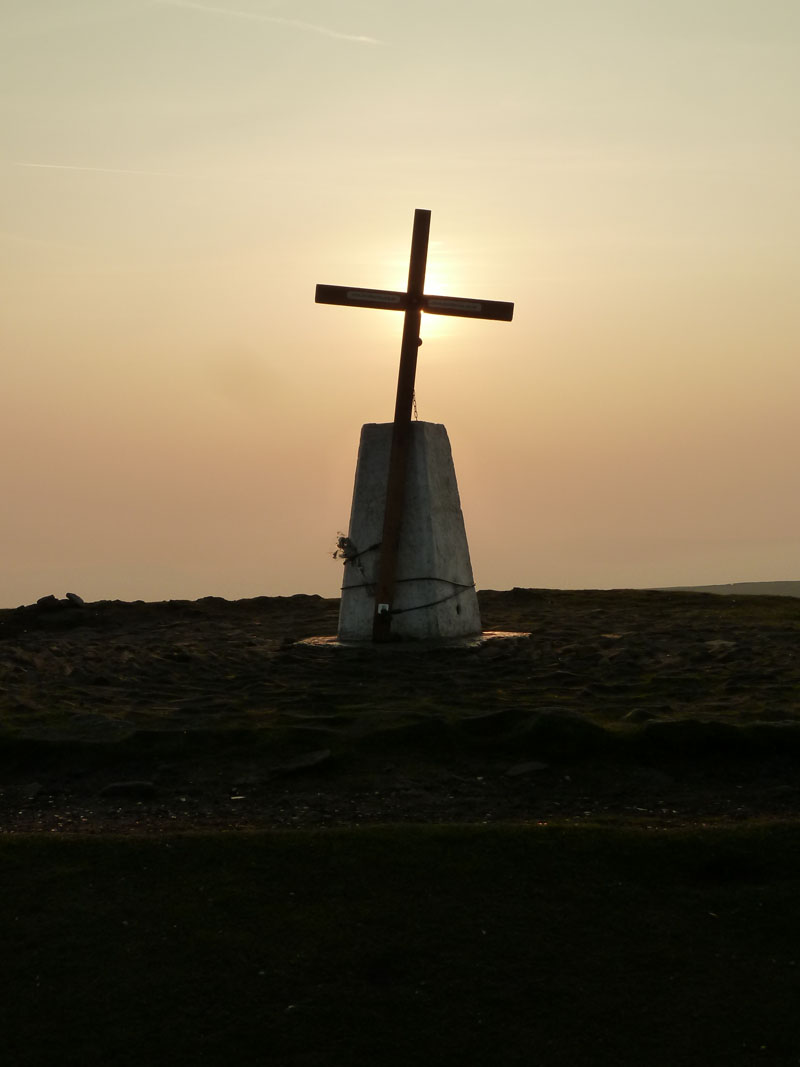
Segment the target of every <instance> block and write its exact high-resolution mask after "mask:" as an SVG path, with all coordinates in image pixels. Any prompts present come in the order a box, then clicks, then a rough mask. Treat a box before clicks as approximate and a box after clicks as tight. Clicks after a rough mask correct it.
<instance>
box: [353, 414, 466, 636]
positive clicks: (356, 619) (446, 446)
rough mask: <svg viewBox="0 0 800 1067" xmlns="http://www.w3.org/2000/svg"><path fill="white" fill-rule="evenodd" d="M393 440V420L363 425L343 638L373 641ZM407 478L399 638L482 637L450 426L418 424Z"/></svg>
mask: <svg viewBox="0 0 800 1067" xmlns="http://www.w3.org/2000/svg"><path fill="white" fill-rule="evenodd" d="M391 440H392V424H391V423H368V424H367V425H366V426H364V427H362V430H361V444H360V446H359V450H358V464H357V467H356V479H355V488H354V490H353V506H352V510H351V513H350V529H349V533H348V543H347V546H346V548H345V553H344V554H345V565H344V581H343V583H342V603H341V609H340V612H339V640H341V641H371V640H372V622H373V615H374V610H375V581H376V578H377V570H378V559H379V548H380V541H381V536H382V533H383V515H384V510H385V506H386V482H387V477H388V471H389V451H390V448H391ZM407 478H408V480H407V482H406V497H405V504H404V509H403V524H402V528H401V531H400V544H399V550H398V561H397V581H396V586H395V596H394V600H393V603H392V605H391V609H392V627H391V632H392V637H393V638H395V639H396V640H398V641H427V640H442V639H445V640H449V639H452V638H458V637H465V636H468V635H479V634H480V632H481V620H480V612H479V610H478V598H477V596H476V594H475V585H474V581H473V578H472V565H471V564H470V559H469V548H468V546H467V535H466V531H465V529H464V518H463V516H462V514H461V501H460V499H459V495H458V486H457V484H456V474H455V469H454V467H453V457H452V454H451V452H450V441H449V440H448V437H447V431H446V430H445V428H444V426H441V425H439V424H437V423H432V422H414V423H412V424H411V437H410V442H409V454H408V475H407Z"/></svg>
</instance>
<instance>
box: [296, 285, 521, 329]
mask: <svg viewBox="0 0 800 1067" xmlns="http://www.w3.org/2000/svg"><path fill="white" fill-rule="evenodd" d="M314 299H315V301H316V303H318V304H342V305H345V306H346V307H359V308H379V309H381V310H382V311H407V310H408V309H409V308H410V307H411V306H412V303H411V301H410V299H409V296H408V293H401V292H395V291H394V290H391V289H353V288H349V287H348V286H346V285H318V286H317V289H316V295H315V298H314ZM418 306H419V309H420V311H425V312H427V314H429V315H458V316H459V317H460V318H467V319H494V320H496V321H499V322H511V319H512V318H513V316H514V305H513V304H511V303H508V302H507V301H505V300H468V299H464V298H462V297H456V296H422V297H421V298H420V300H419V304H418Z"/></svg>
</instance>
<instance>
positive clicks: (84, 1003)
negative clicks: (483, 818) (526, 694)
mask: <svg viewBox="0 0 800 1067" xmlns="http://www.w3.org/2000/svg"><path fill="white" fill-rule="evenodd" d="M0 871H2V878H0V940H1V941H2V944H3V945H4V950H3V964H2V974H3V983H4V992H3V998H2V1005H3V1007H2V1009H0V1014H2V1015H4V1016H5V1018H2V1020H0V1026H1V1027H2V1029H1V1030H0V1032H1V1033H2V1045H3V1047H4V1049H5V1056H4V1059H5V1062H8V1063H10V1064H13V1065H14V1067H33V1065H36V1067H39V1065H49V1064H55V1063H58V1064H59V1065H69V1064H75V1065H78V1064H80V1065H81V1067H93V1065H95V1064H97V1065H99V1064H103V1065H107V1064H114V1065H119V1067H128V1065H134V1064H136V1065H137V1067H138V1065H141V1064H177V1063H191V1064H194V1063H197V1064H245V1065H247V1064H278V1065H283V1064H286V1065H292V1067H306V1065H308V1067H312V1065H313V1067H318V1065H328V1064H337V1065H338V1064H343V1065H344V1064H348V1065H360V1064H364V1065H367V1064H370V1065H371V1064H387V1065H395V1064H396V1065H400V1064H402V1065H404V1067H406V1065H408V1064H425V1065H439V1064H442V1065H445V1064H460V1065H464V1064H473V1063H475V1064H478V1063H480V1064H494V1063H497V1064H526V1065H541V1067H551V1065H552V1067H556V1065H562V1064H563V1065H567V1064H569V1065H576V1064H591V1065H593V1067H594V1065H606V1064H609V1065H610V1064H615V1065H620V1064H636V1065H645V1064H647V1065H654V1067H658V1065H662V1064H663V1065H665V1067H666V1065H669V1067H675V1065H677V1064H680V1065H690V1064H698V1065H701V1064H702V1065H712V1064H720V1065H723V1064H724V1065H726V1067H730V1065H738V1064H741V1065H750V1064H756V1063H758V1064H762V1063H763V1064H780V1065H783V1064H786V1065H788V1064H798V1063H800V1019H799V1018H798V1011H797V1003H798V994H800V907H798V899H800V827H798V826H796V825H793V824H756V825H751V824H748V825H742V826H738V827H727V828H721V827H719V828H713V827H712V828H705V829H698V830H695V831H688V830H679V831H677V830H671V831H665V832H646V831H644V830H643V829H638V828H631V827H628V828H618V827H600V826H591V827H585V826H584V827H580V828H577V827H567V826H528V827H519V826H516V827H511V826H497V825H495V826H491V827H489V826H485V827H481V826H477V827H476V826H467V827H435V826H427V827H426V826H414V827H392V826H389V827H378V828H369V829H367V828H352V829H343V830H335V831H331V830H327V831H320V832H302V833H301V832H296V833H295V832H292V833H277V832H273V833H240V834H225V833H217V834H200V833H197V834H185V835H176V836H163V837H148V838H144V837H142V838H137V837H128V838H116V837H43V836H27V837H7V838H5V839H4V840H2V842H0Z"/></svg>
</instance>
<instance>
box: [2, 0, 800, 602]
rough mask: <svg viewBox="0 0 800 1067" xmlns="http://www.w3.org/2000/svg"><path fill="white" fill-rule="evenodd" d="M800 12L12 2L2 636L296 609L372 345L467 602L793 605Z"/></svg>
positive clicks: (736, 3)
mask: <svg viewBox="0 0 800 1067" xmlns="http://www.w3.org/2000/svg"><path fill="white" fill-rule="evenodd" d="M799 42H800V7H798V5H797V4H796V3H795V2H794V0H785V2H780V0H759V2H756V0H752V2H751V0H691V2H689V0H671V2H670V3H669V4H656V3H654V2H650V0H607V2H604V3H603V4H599V3H595V2H594V0H563V2H561V3H559V4H552V3H544V2H543V0H542V2H539V0H498V2H496V3H495V4H493V5H484V4H477V3H470V2H464V0H460V2H458V3H456V2H455V0H453V2H437V0H426V2H425V3H422V2H409V3H404V4H402V5H399V4H394V3H388V2H386V3H369V4H366V3H363V2H355V0H343V2H342V3H340V4H338V5H336V6H335V8H331V7H330V5H327V4H322V3H320V2H307V3H301V2H299V0H297V2H292V3H280V2H270V0H234V2H232V3H228V2H227V0H218V2H213V3H209V4H205V3H200V2H198V3H190V2H189V0H185V2H179V0H149V2H148V0H73V2H71V3H70V4H68V5H66V4H64V3H63V2H62V0H39V2H37V3H36V4H31V3H28V2H25V0H11V2H10V3H7V4H6V5H4V8H3V12H2V14H0V83H2V89H3V92H2V93H0V99H1V100H2V103H1V104H0V121H1V122H2V130H3V138H2V143H3V145H4V149H3V152H4V155H3V157H2V158H1V159H0V186H1V192H2V196H0V282H1V283H2V289H3V294H4V300H3V306H2V310H0V331H1V337H0V339H1V340H2V351H3V364H2V368H3V369H2V374H3V388H2V395H1V396H0V404H2V413H1V414H2V418H1V419H0V434H2V443H3V454H4V456H5V459H6V462H5V464H4V469H3V473H2V485H1V486H0V490H1V491H2V499H3V502H4V504H5V505H6V506H5V508H4V511H5V520H4V522H3V523H2V524H1V525H0V538H1V539H2V553H3V559H4V563H5V566H4V568H3V575H2V582H1V583H0V605H2V606H15V605H16V604H19V603H30V602H31V601H33V600H35V599H36V598H37V597H39V596H42V595H45V594H48V593H55V594H56V595H59V596H62V595H63V594H64V592H66V591H67V590H70V591H74V592H77V593H79V594H80V595H82V596H83V597H84V598H85V599H87V600H94V599H101V598H117V597H119V598H123V599H135V598H142V599H146V600H157V599H165V598H172V597H188V598H194V597H199V596H203V595H207V594H216V595H220V596H226V597H242V596H256V595H261V594H289V593H294V592H318V593H321V594H325V595H334V594H335V593H336V591H337V589H338V586H339V582H340V578H341V565H340V564H339V563H338V562H334V561H333V560H332V559H331V552H332V551H333V548H334V547H335V540H336V535H337V532H338V531H340V530H345V529H346V526H347V521H348V515H349V508H350V494H351V491H352V480H353V473H354V466H355V456H356V448H357V443H358V436H359V430H360V426H361V424H362V423H363V422H368V421H384V420H387V419H389V418H390V417H391V414H392V410H393V404H394V388H395V380H396V374H397V361H398V355H399V343H400V330H401V321H402V320H401V317H400V316H399V315H394V314H392V313H389V312H380V311H373V310H361V309H348V308H334V307H326V306H317V305H315V304H314V302H313V297H314V286H315V284H316V283H317V282H328V283H332V284H342V285H358V286H370V287H376V288H398V287H399V288H402V287H404V284H405V278H406V273H407V257H408V249H409V241H410V235H411V224H412V218H413V212H414V209H415V208H417V207H421V208H428V209H431V210H432V213H433V215H432V227H431V246H430V253H429V283H428V286H427V288H428V291H442V292H450V293H452V294H454V295H459V296H467V297H470V296H474V297H484V298H487V299H497V300H512V301H514V302H515V304H516V312H515V317H514V322H513V323H511V324H506V323H494V322H477V321H471V320H457V319H447V320H445V319H436V320H434V321H433V322H432V323H430V322H425V323H424V324H423V338H424V341H425V343H424V345H423V348H422V349H421V353H420V364H419V372H418V379H417V389H418V407H419V416H420V418H421V419H425V420H429V421H435V422H443V423H444V424H445V425H446V426H447V428H448V431H449V434H450V439H451V443H452V446H453V452H454V458H455V463H456V470H457V472H458V477H459V485H460V489H461V496H462V503H463V508H464V513H465V518H466V521H467V532H468V536H469V540H470V546H471V550H472V559H473V567H474V570H475V575H476V579H477V583H478V586H479V587H482V588H488V587H493V588H507V587H509V586H512V585H520V586H552V587H565V588H568V587H610V586H648V585H679V584H680V585H684V584H700V583H702V584H707V583H713V582H727V581H758V580H767V579H793V578H798V577H800V572H799V571H798V564H797V559H798V550H799V549H800V494H799V493H798V492H797V486H796V482H797V478H796V474H795V465H796V464H795V455H796V452H797V441H796V438H797V417H796V407H797V400H796V398H797V396H798V394H799V392H800V390H799V387H800V361H798V359H797V349H798V344H797V342H798V336H799V335H800V322H799V321H798V320H799V318H800V315H799V313H798V301H797V295H796V294H797V287H798V274H799V273H800V271H799V270H798V266H799V263H798V259H799V257H798V248H799V247H800V240H799V239H800V208H799V207H798V198H797V194H796V190H797V188H798V186H799V185H800V165H799V164H800V134H799V133H798V131H800V122H798V103H797V102H798V100H800V62H798V60H799V59H800V56H798V43H799Z"/></svg>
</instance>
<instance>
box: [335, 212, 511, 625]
mask: <svg viewBox="0 0 800 1067" xmlns="http://www.w3.org/2000/svg"><path fill="white" fill-rule="evenodd" d="M430 228H431V213H430V211H424V210H422V209H420V208H418V209H417V210H416V211H415V212H414V230H413V233H412V235H411V260H410V262H409V267H408V287H407V289H406V291H405V292H404V293H403V292H394V291H392V290H390V289H350V288H347V286H344V285H318V286H317V291H316V297H315V300H316V302H317V303H318V304H347V305H350V306H352V307H362V308H382V309H384V310H387V311H404V312H405V321H404V323H403V341H402V345H401V348H400V373H399V375H398V378H397V399H396V401H395V408H394V426H393V429H392V447H391V452H390V454H389V477H388V481H387V485H386V510H385V512H384V518H383V536H382V539H381V544H380V559H379V564H378V580H377V584H376V590H375V616H374V620H373V627H372V639H373V641H387V640H388V639H389V637H390V636H391V625H392V598H393V596H394V587H395V575H396V572H397V549H398V545H399V541H400V527H401V524H402V518H403V502H404V499H405V489H406V467H407V462H406V458H407V454H408V440H409V436H410V432H411V409H412V406H413V403H414V379H415V377H416V373H417V350H418V348H419V346H420V344H421V343H422V342H421V341H420V337H419V329H420V322H421V317H422V312H423V311H427V312H428V313H429V314H431V315H458V316H461V317H464V318H470V319H500V320H502V321H503V322H510V321H511V318H512V316H513V314H514V305H513V304H509V303H506V302H505V301H501V300H462V299H459V298H457V297H451V296H426V295H425V293H424V292H423V290H424V287H425V265H426V261H427V258H428V235H429V233H430Z"/></svg>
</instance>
